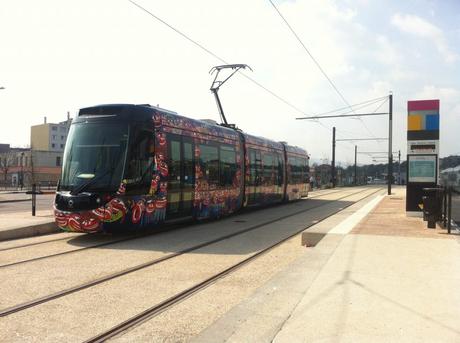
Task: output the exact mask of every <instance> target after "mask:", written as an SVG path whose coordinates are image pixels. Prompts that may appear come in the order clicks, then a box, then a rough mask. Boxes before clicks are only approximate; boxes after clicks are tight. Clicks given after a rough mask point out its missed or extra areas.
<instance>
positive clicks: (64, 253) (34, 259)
mask: <svg viewBox="0 0 460 343" xmlns="http://www.w3.org/2000/svg"><path fill="white" fill-rule="evenodd" d="M341 191H342V190H337V191H335V192H334V191H333V192H328V193H322V194H315V195H314V196H311V197H308V199H315V198H317V197H321V196H325V195H329V194H334V193H339V192H341ZM255 209H256V208H253V209H252V208H251V209H243V210H247V211H250V210H255ZM257 209H262V208H260V207H259V208H257ZM241 213H242V212H238V214H241ZM235 214H236V213H235ZM227 218H228V217H227ZM182 228H185V226H184V225H180V224H174V225H173V224H170V225H169V226H166V227H165V228H163V229H156V230H155V231H154V232H147V233H142V234H138V235H135V236H130V237H125V238H120V239H116V240H112V241H109V242H104V243H100V244H95V245H90V246H87V247H83V248H80V249H74V250H69V251H62V252H58V253H55V254H50V255H45V256H39V257H34V258H30V259H27V260H20V261H16V262H11V263H6V264H2V265H0V269H2V268H6V267H12V266H17V265H20V264H25V263H30V262H36V261H40V260H44V259H47V258H52V257H58V256H63V255H68V254H73V253H76V252H80V251H84V250H89V249H95V248H100V247H104V246H107V245H112V244H117V243H122V242H128V241H130V240H134V239H141V238H145V237H149V236H152V235H156V234H159V233H164V232H168V231H173V230H176V229H182ZM65 239H69V237H64V238H58V239H54V240H49V241H45V242H37V243H30V244H25V245H22V246H18V247H11V248H5V249H0V252H2V251H6V250H14V249H19V248H24V247H29V246H33V245H39V244H44V243H48V242H50V243H52V242H55V241H59V240H65ZM70 239H72V238H70ZM70 239H69V240H70Z"/></svg>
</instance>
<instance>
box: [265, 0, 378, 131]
mask: <svg viewBox="0 0 460 343" xmlns="http://www.w3.org/2000/svg"><path fill="white" fill-rule="evenodd" d="M268 1H269V2H270V4H271V5H272V6H273V8H274V9H275V11H276V12H277V13H278V15H279V16H280V17H281V19H282V20H283V21H284V23H285V24H286V26H287V27H288V29H289V31H291V33H292V34H293V35H294V37H295V38H296V40H297V41H298V42H299V44H300V45H301V46H302V47H303V49H304V51H305V52H306V53H307V54H308V56H309V57H310V58H311V60H312V61H313V62H314V63H315V65H316V67H317V68H318V69H319V71H320V72H321V73H322V74H323V76H324V77H325V78H326V79H327V81H328V82H329V84H330V85H331V87H332V88H333V89H334V90H335V92H336V93H337V94H338V95H339V97H340V98H341V99H342V101H343V102H344V103H345V104H346V105H347V106H348V108H350V109H351V110H352V111H353V112H354V109H353V107H352V106H351V105H350V103H349V102H348V101H347V99H345V97H344V96H343V94H342V92H341V91H340V90H339V89H338V87H337V86H336V85H335V83H334V82H333V81H332V79H331V78H330V77H329V76H328V75H327V73H326V72H325V71H324V69H323V68H322V67H321V65H320V64H319V62H318V61H317V59H316V58H315V57H314V56H313V55H312V53H311V52H310V50H308V48H307V46H306V45H305V44H304V42H303V41H302V40H301V39H300V37H299V35H298V34H297V33H296V32H295V30H294V29H293V27H292V26H291V24H289V22H288V21H287V19H286V18H285V17H284V16H283V14H282V13H281V11H280V10H279V9H278V7H276V5H275V3H274V2H273V1H272V0H268ZM357 119H358V120H359V121H360V122H361V123H362V124H363V125H364V127H365V128H366V130H367V131H368V132H369V134H370V135H371V136H373V137H375V135H374V134H373V133H372V132H371V131H370V129H369V127H368V126H367V125H366V123H364V121H363V120H362V118H359V117H358V118H357Z"/></svg>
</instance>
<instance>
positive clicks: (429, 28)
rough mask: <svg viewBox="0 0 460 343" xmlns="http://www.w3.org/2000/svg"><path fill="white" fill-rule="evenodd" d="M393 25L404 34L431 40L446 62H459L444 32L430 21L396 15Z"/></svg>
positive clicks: (407, 15)
mask: <svg viewBox="0 0 460 343" xmlns="http://www.w3.org/2000/svg"><path fill="white" fill-rule="evenodd" d="M391 23H392V25H394V26H396V27H397V28H398V29H399V30H401V31H402V32H406V33H410V34H412V35H415V36H418V37H421V38H425V39H429V40H431V41H432V42H433V44H434V45H435V46H436V49H437V50H438V52H439V53H440V54H441V55H442V56H443V58H444V60H445V61H446V62H448V63H453V62H455V61H457V60H458V58H459V56H458V55H457V54H456V53H455V52H453V51H452V50H451V49H450V47H449V44H448V42H447V39H446V37H445V35H444V32H443V31H442V30H441V29H440V28H439V27H437V26H436V25H433V24H432V23H430V22H429V21H427V20H425V19H423V18H420V17H418V16H416V15H411V14H401V13H396V14H395V15H393V17H392V18H391Z"/></svg>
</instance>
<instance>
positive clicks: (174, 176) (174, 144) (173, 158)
mask: <svg viewBox="0 0 460 343" xmlns="http://www.w3.org/2000/svg"><path fill="white" fill-rule="evenodd" d="M169 148H170V151H169V159H168V168H169V171H168V176H169V183H168V188H169V190H171V191H172V190H176V189H179V188H180V162H181V153H180V140H178V139H170V144H169Z"/></svg>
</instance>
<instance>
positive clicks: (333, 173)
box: [331, 126, 335, 188]
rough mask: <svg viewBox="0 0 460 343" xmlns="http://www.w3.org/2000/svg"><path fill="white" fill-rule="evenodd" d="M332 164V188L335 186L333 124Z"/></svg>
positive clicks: (333, 138)
mask: <svg viewBox="0 0 460 343" xmlns="http://www.w3.org/2000/svg"><path fill="white" fill-rule="evenodd" d="M331 164H332V166H331V174H332V175H331V176H332V188H335V126H334V127H333V128H332V163H331Z"/></svg>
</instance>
